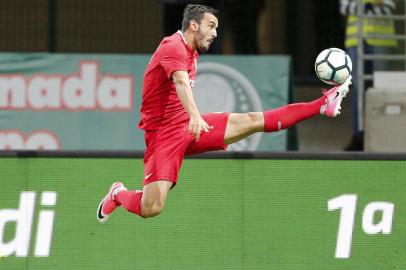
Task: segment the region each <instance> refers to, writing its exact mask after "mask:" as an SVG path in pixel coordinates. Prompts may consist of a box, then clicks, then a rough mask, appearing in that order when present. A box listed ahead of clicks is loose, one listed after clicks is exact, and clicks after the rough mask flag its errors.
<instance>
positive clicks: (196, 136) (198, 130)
mask: <svg viewBox="0 0 406 270" xmlns="http://www.w3.org/2000/svg"><path fill="white" fill-rule="evenodd" d="M200 132H201V130H200V128H198V129H197V130H196V133H195V138H196V141H199V139H200Z"/></svg>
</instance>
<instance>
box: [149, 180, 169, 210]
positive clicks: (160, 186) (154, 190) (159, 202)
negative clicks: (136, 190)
mask: <svg viewBox="0 0 406 270" xmlns="http://www.w3.org/2000/svg"><path fill="white" fill-rule="evenodd" d="M172 185H173V183H172V182H170V181H167V180H159V181H154V182H152V183H149V184H147V185H145V186H144V188H143V194H142V206H143V207H152V206H157V207H163V206H164V204H165V201H166V198H167V196H168V192H169V190H170V189H171V187H172Z"/></svg>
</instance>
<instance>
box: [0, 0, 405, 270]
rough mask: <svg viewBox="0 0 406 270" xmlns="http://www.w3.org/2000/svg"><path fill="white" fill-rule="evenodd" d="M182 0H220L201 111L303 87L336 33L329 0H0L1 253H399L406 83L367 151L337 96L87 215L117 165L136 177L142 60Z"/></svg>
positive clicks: (36, 258) (193, 263)
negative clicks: (125, 206) (164, 191)
mask: <svg viewBox="0 0 406 270" xmlns="http://www.w3.org/2000/svg"><path fill="white" fill-rule="evenodd" d="M395 1H396V3H397V9H396V15H399V16H406V15H405V2H406V1H403V0H395ZM187 3H201V4H207V5H211V6H214V7H216V8H218V9H219V10H220V20H219V23H220V27H219V37H218V39H217V41H216V42H215V44H214V47H213V48H212V49H211V50H210V51H209V53H208V54H207V55H205V56H202V57H201V58H200V60H201V61H200V65H199V67H198V70H199V73H200V75H199V76H200V77H201V78H202V79H201V81H197V83H196V88H197V91H196V98H197V99H198V104H199V107H200V108H202V110H203V111H214V110H215V111H219V110H225V109H230V110H235V111H247V110H258V109H265V108H269V107H277V106H281V105H284V104H286V103H289V102H300V101H309V100H311V99H313V98H316V97H318V96H319V95H320V89H321V88H322V87H326V86H324V85H323V84H322V83H321V82H320V81H318V79H317V77H316V75H315V73H314V60H315V58H316V56H317V54H318V53H319V52H320V51H321V50H323V49H325V48H329V47H340V48H343V47H344V39H345V18H344V17H343V16H342V15H340V13H339V0H324V1H322V0H318V1H310V0H301V1H299V0H289V1H285V0H250V1H243V0H219V1H215V0H200V1H182V0H114V1H113V0H97V1H96V0H29V1H27V0H0V189H1V190H2V194H3V195H1V196H0V269H13V270H14V269H112V268H115V269H191V268H194V269H406V249H405V247H404V244H403V243H405V240H406V234H405V233H406V232H405V230H404V228H405V225H406V216H405V215H406V211H405V208H406V201H405V196H404V191H406V185H405V179H406V155H405V152H406V143H405V142H404V141H403V138H404V137H405V134H406V117H405V115H406V109H405V108H406V94H405V92H406V86H405V85H406V84H405V85H403V86H401V87H400V88H399V89H398V88H396V87H395V88H396V89H395V90H393V89H392V91H391V92H390V94H388V93H387V92H385V93H386V94H385V93H384V95H383V97H382V96H379V97H378V98H377V99H378V101H381V103H379V104H378V105H376V106H377V107H373V106H372V107H371V108H372V109H371V110H370V111H368V110H367V111H366V112H365V114H366V115H368V113H370V114H369V115H372V117H376V119H377V121H376V122H377V123H378V124H379V125H382V126H379V125H376V126H373V128H371V130H380V129H381V130H384V131H385V132H386V133H383V135H382V134H381V133H379V132H377V134H378V133H379V135H377V136H376V139H375V140H372V139H371V142H373V143H372V145H370V146H369V147H370V151H367V152H366V153H365V152H364V153H363V152H357V153H348V152H341V151H342V150H343V149H344V148H345V147H346V145H347V144H348V143H349V142H350V139H351V120H352V119H351V118H352V114H351V96H350V97H349V98H347V99H346V100H344V102H343V109H342V114H341V115H340V117H338V118H336V119H326V118H323V117H315V118H313V119H310V120H307V121H305V122H302V123H300V124H299V125H298V126H297V127H295V128H293V129H291V130H289V131H284V132H279V133H275V134H270V135H256V136H253V137H252V138H250V139H247V140H245V141H243V142H242V143H240V144H236V145H235V146H233V147H232V148H231V151H230V152H228V153H214V154H209V155H205V156H202V157H199V158H197V159H188V160H186V162H185V166H184V168H183V170H182V174H181V183H180V185H178V186H177V187H176V189H175V191H173V192H171V193H174V194H171V197H170V199H169V202H168V206H167V211H166V212H164V213H163V214H162V215H161V216H159V217H157V218H155V219H150V220H146V221H143V220H140V219H138V218H136V217H134V216H130V215H128V214H127V213H124V211H121V212H119V213H117V216H114V217H112V219H111V223H109V224H103V225H100V224H97V222H96V219H95V215H94V212H95V207H96V206H97V204H98V201H99V199H100V197H101V196H103V194H104V192H105V189H106V188H107V187H108V186H109V185H110V184H111V182H112V181H114V180H116V179H118V180H122V181H123V182H125V184H126V185H128V186H129V187H131V188H133V187H134V186H136V187H137V188H138V187H139V184H140V180H139V179H141V177H142V150H143V147H144V146H143V138H142V132H140V131H138V130H137V128H136V124H137V122H138V119H139V118H138V117H139V116H138V110H139V103H140V89H141V81H142V74H143V71H144V68H145V66H146V64H147V62H148V61H149V57H150V55H151V54H152V53H153V51H154V50H155V49H156V47H157V45H158V44H159V42H160V41H161V39H162V38H163V37H164V36H166V35H170V34H172V33H173V32H175V31H176V30H177V29H179V28H180V24H181V19H182V11H183V8H184V6H185V5H186V4H187ZM405 23H406V18H405V19H404V20H399V21H397V22H396V30H397V33H399V34H400V35H403V38H400V39H399V41H400V42H399V44H400V45H399V46H398V48H397V49H396V52H395V53H396V55H406V52H405V42H404V33H405ZM405 61H406V58H400V59H399V61H393V65H392V66H391V68H390V71H405V70H406V62H405ZM203 78H204V79H203ZM405 78H406V77H405ZM405 78H403V79H404V80H405ZM401 79H402V78H401ZM50 80H55V81H52V82H51V81H50ZM400 81H401V80H400ZM68 82H69V83H71V84H72V85H76V86H77V87H79V89H80V90H81V91H82V92H81V93H82V95H83V93H84V92H86V93H88V94H90V96H91V98H90V101H89V100H86V101H89V102H90V105H89V104H87V105H86V104H85V103H86V102H85V103H81V102H82V101H83V100H84V99H83V100H81V99H80V95H81V93H79V94H78V93H76V94H75V92H72V91H71V92H72V93H71V94H66V93H70V92H69V91H70V90H72V88H69V87H70V86H69V85H68ZM35 83H37V84H35ZM38 85H40V86H38ZM89 85H90V86H89ZM41 87H43V89H42V88H41ZM103 87H104V88H103ZM109 87H110V88H109ZM114 87H117V89H115V88H114ZM126 87H127V88H126ZM389 88H390V87H389ZM69 89H70V90H69ZM200 89H201V91H200ZM218 90H219V91H218ZM220 90H223V91H220ZM389 90H390V89H389ZM52 91H56V92H57V95H59V96H58V97H57V98H51V96H52V94H50V93H51V92H52ZM379 93H380V92H379ZM393 93H395V94H394V96H391V95H392V94H393ZM78 96H79V98H78ZM47 97H48V98H49V99H47ZM52 97H55V96H52ZM126 97H130V98H131V99H132V100H130V99H127V101H128V100H130V102H129V103H126V102H125V98H126ZM123 100H124V101H123ZM47 102H48V103H47ZM53 102H54V103H53ZM78 104H79V105H78ZM374 104H375V103H374ZM81 106H82V107H81ZM86 106H87V107H86ZM368 108H369V107H368ZM377 108H378V109H377ZM369 117H371V116H369ZM373 119H375V118H373ZM368 123H369V122H368ZM382 127H384V128H382ZM366 128H367V127H366ZM374 143H375V144H374ZM374 149H378V150H374ZM382 149H383V150H387V151H386V152H385V151H384V152H382ZM43 150H51V151H43ZM292 150H298V151H292ZM394 152H397V153H394ZM393 209H394V210H393ZM329 211H331V212H329Z"/></svg>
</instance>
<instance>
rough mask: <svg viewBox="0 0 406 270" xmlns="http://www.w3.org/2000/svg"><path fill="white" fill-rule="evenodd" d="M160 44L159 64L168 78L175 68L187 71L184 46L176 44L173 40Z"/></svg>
mask: <svg viewBox="0 0 406 270" xmlns="http://www.w3.org/2000/svg"><path fill="white" fill-rule="evenodd" d="M161 46H162V47H161V66H162V67H163V69H164V70H165V73H166V76H167V77H168V78H170V77H171V76H172V73H173V72H174V71H177V70H184V71H186V72H188V68H187V51H186V49H185V48H184V46H179V45H178V46H177V44H176V43H175V42H168V43H166V44H162V45H161Z"/></svg>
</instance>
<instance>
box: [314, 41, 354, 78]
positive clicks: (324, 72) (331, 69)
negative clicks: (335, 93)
mask: <svg viewBox="0 0 406 270" xmlns="http://www.w3.org/2000/svg"><path fill="white" fill-rule="evenodd" d="M314 69H315V71H316V74H317V77H319V79H320V80H322V81H323V82H325V83H328V84H331V85H335V84H342V83H344V82H345V80H347V78H348V76H350V74H351V71H352V62H351V58H350V57H349V56H348V54H347V53H346V52H345V51H343V50H341V49H338V48H330V49H325V50H324V51H322V52H321V53H319V55H318V56H317V58H316V62H315V64H314Z"/></svg>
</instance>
